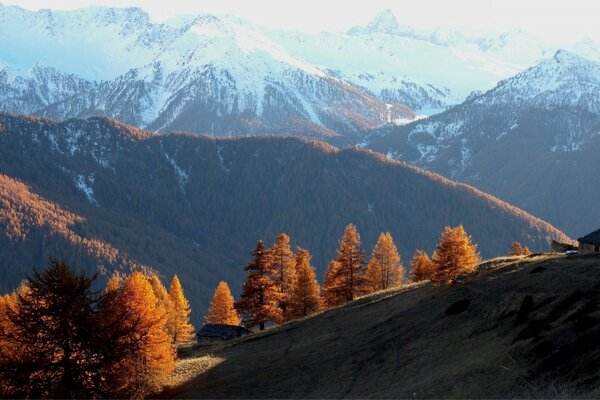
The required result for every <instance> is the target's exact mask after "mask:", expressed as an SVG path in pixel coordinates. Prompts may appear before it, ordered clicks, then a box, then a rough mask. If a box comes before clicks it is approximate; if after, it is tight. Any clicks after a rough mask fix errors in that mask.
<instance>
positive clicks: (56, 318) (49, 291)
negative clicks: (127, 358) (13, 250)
mask: <svg viewBox="0 0 600 400" xmlns="http://www.w3.org/2000/svg"><path fill="white" fill-rule="evenodd" d="M92 281H93V278H90V277H88V276H87V275H85V274H75V273H74V272H73V271H71V270H70V269H69V268H68V267H67V266H66V265H65V264H64V263H63V262H59V261H55V260H51V261H50V263H49V265H48V268H47V269H46V270H45V271H43V272H37V271H34V272H33V273H32V274H31V275H30V276H28V277H27V279H26V281H25V284H24V286H23V287H22V288H21V290H19V291H18V292H17V293H16V294H15V295H11V296H8V297H4V298H3V301H2V308H3V312H5V313H6V314H3V315H2V317H0V319H1V321H0V323H1V324H2V327H1V329H2V331H1V332H0V334H1V337H0V342H1V347H2V352H1V358H0V381H1V382H2V389H0V390H1V391H2V392H4V393H2V395H3V396H14V397H28V398H88V397H97V396H99V393H98V391H97V387H96V385H95V379H96V377H97V376H98V367H99V364H98V362H99V360H100V359H101V357H100V354H99V352H98V349H97V348H95V347H94V343H95V320H94V316H95V315H94V306H95V304H96V302H97V301H98V299H97V297H96V296H95V295H94V293H93V292H92V290H91V285H92ZM13 352H14V353H13Z"/></svg>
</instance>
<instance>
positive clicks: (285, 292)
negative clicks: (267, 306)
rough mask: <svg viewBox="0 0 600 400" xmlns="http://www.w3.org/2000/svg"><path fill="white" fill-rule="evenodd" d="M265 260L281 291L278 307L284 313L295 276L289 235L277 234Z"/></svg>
mask: <svg viewBox="0 0 600 400" xmlns="http://www.w3.org/2000/svg"><path fill="white" fill-rule="evenodd" d="M267 260H268V261H267V262H268V263H269V269H270V271H271V275H272V279H273V283H275V286H276V287H277V289H278V290H279V292H280V293H281V301H280V307H281V310H282V311H283V314H284V315H285V310H286V307H287V303H288V297H289V295H290V291H291V289H292V285H293V283H294V277H295V271H294V266H295V260H294V253H293V252H292V250H291V247H290V237H289V236H288V235H286V234H285V233H281V234H280V235H279V236H277V239H276V240H275V243H274V244H273V246H271V248H270V249H269V251H268V253H267Z"/></svg>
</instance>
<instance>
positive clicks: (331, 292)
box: [321, 260, 347, 308]
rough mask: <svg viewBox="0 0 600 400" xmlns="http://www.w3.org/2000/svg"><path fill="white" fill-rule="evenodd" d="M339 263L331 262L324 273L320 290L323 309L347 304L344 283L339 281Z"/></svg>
mask: <svg viewBox="0 0 600 400" xmlns="http://www.w3.org/2000/svg"><path fill="white" fill-rule="evenodd" d="M340 268H341V267H340V263H339V262H337V261H335V260H332V261H331V262H330V263H329V266H328V267H327V271H326V272H325V280H324V281H323V288H322V290H321V300H322V304H323V307H324V308H331V307H337V306H340V305H342V304H346V303H347V297H346V289H345V287H344V282H343V281H342V279H340V278H339V277H340V272H339V270H340Z"/></svg>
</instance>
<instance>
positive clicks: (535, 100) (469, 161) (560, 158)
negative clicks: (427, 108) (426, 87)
mask: <svg viewBox="0 0 600 400" xmlns="http://www.w3.org/2000/svg"><path fill="white" fill-rule="evenodd" d="M598 93H600V63H597V62H595V61H592V60H589V59H586V58H583V57H580V56H578V55H575V54H574V53H569V52H566V51H558V52H557V53H556V54H555V55H554V56H553V57H551V58H548V59H546V60H544V61H542V62H540V63H539V64H538V65H536V66H534V67H532V68H529V69H527V70H525V71H523V72H521V73H519V74H517V75H516V76H514V77H513V78H509V79H506V80H503V81H501V82H500V83H499V84H498V85H497V86H496V87H495V88H494V89H492V90H490V91H488V92H486V93H484V94H478V95H474V96H472V97H470V98H469V99H468V100H467V101H465V102H464V103H463V104H461V105H459V106H456V107H454V108H452V109H450V110H448V111H446V112H444V113H442V114H439V115H436V116H433V117H431V118H429V119H427V120H424V121H420V122H417V123H414V124H411V125H408V126H406V127H402V128H399V129H396V130H395V131H394V132H393V133H392V134H390V135H387V136H380V137H376V138H373V140H372V142H371V144H370V147H371V148H372V149H374V150H377V151H380V152H383V153H384V154H387V155H388V157H391V158H394V159H400V160H404V161H408V162H410V163H411V164H413V165H416V166H419V167H422V168H426V169H429V170H432V171H435V172H438V173H440V174H442V175H444V176H447V177H449V178H451V179H455V180H459V181H463V182H467V183H469V184H472V185H474V186H476V187H478V188H480V189H482V190H484V191H486V192H489V193H492V194H493V195H496V196H498V197H500V198H502V199H504V200H506V201H508V202H510V203H511V204H515V205H517V206H519V207H521V208H523V209H525V210H527V211H529V212H531V213H533V214H535V215H539V216H541V217H542V218H544V219H546V220H548V221H551V222H552V223H553V224H555V225H556V226H558V227H560V228H561V229H563V230H565V231H566V232H568V233H569V234H571V235H573V236H574V237H578V236H581V235H584V234H586V233H588V232H590V231H592V230H595V229H597V226H598V221H600V212H599V211H598V209H597V207H595V206H594V202H593V201H592V199H595V198H598V196H600V192H598V188H597V185H595V184H594V183H593V182H595V181H596V179H597V178H596V176H595V173H596V171H598V170H599V168H600V161H599V160H600V159H599V158H598V157H597V156H596V155H597V153H598V149H599V145H600V97H599V96H598Z"/></svg>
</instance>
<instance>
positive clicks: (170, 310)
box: [148, 274, 176, 337]
mask: <svg viewBox="0 0 600 400" xmlns="http://www.w3.org/2000/svg"><path fill="white" fill-rule="evenodd" d="M148 283H150V286H152V291H153V292H154V295H155V296H156V298H157V299H158V301H159V302H160V303H161V304H162V306H163V308H164V309H165V313H166V315H167V323H166V328H167V332H168V333H169V335H170V336H171V337H175V318H176V315H175V310H174V307H173V301H172V300H171V296H169V292H167V288H165V286H164V285H163V284H162V282H161V281H160V278H159V277H158V275H156V274H152V275H151V276H149V277H148Z"/></svg>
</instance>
